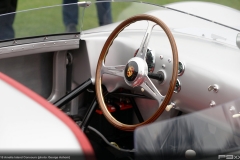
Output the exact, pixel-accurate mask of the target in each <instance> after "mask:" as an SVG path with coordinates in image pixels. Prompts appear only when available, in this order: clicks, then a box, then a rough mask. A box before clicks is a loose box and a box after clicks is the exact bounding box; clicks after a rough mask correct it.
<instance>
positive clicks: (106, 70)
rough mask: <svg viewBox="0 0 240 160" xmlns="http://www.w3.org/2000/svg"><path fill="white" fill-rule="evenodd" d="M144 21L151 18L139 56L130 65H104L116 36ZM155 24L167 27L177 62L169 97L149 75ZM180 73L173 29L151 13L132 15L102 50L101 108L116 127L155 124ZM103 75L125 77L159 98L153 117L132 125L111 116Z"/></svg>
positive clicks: (99, 68)
mask: <svg viewBox="0 0 240 160" xmlns="http://www.w3.org/2000/svg"><path fill="white" fill-rule="evenodd" d="M142 20H146V21H148V27H147V30H146V32H145V35H144V38H143V40H142V42H141V45H140V48H139V50H138V52H137V55H136V57H133V58H131V59H130V60H129V61H128V63H127V64H126V66H125V65H117V66H105V65H104V64H105V63H104V62H105V58H106V56H107V53H108V50H109V47H110V46H111V45H112V43H113V41H114V39H115V38H116V37H117V36H118V35H119V33H120V32H121V31H122V30H124V29H125V28H126V27H127V26H129V25H130V24H131V23H134V22H136V21H142ZM155 25H158V26H160V27H161V28H162V29H163V31H164V32H165V33H166V35H167V37H168V40H169V42H170V45H171V49H172V56H173V61H172V63H171V64H172V65H173V70H172V77H171V81H170V84H169V88H168V92H167V93H166V95H165V96H163V95H161V94H160V92H159V91H158V89H157V88H156V86H155V85H154V83H153V82H152V81H151V80H150V78H149V77H148V76H147V75H148V66H147V63H146V55H147V47H148V45H149V40H150V37H151V34H152V31H153V28H154V26H155ZM125 68H126V70H125ZM177 73H178V52H177V46H176V43H175V40H174V37H173V35H172V33H171V31H170V29H169V28H168V27H167V26H166V24H164V23H163V22H162V21H161V20H160V19H158V18H157V17H154V16H151V15H147V14H142V15H138V16H134V17H131V18H129V19H127V20H125V21H123V22H122V23H120V24H119V25H118V26H117V27H116V28H115V29H114V30H113V32H112V33H111V34H110V35H109V37H108V39H107V41H106V42H105V44H104V46H103V49H102V51H101V54H100V55H99V59H98V64H97V69H96V76H95V79H96V81H95V88H96V97H97V99H98V104H99V107H100V108H101V110H102V112H103V114H104V116H105V117H106V119H107V120H108V121H109V122H110V123H111V124H112V125H113V126H115V127H117V128H118V129H121V130H125V131H133V130H134V129H135V128H137V127H139V126H141V125H145V124H148V123H152V122H154V121H155V120H156V119H157V118H158V117H159V116H160V115H161V114H162V113H163V111H164V109H165V108H166V107H167V105H168V103H169V101H170V99H171V97H172V94H173V91H174V87H175V85H176V80H177ZM103 74H110V75H115V76H119V77H123V79H124V81H125V82H126V85H128V86H130V87H131V88H132V89H133V90H134V89H135V88H134V87H136V88H138V87H141V88H142V91H144V92H145V93H146V94H148V95H149V96H151V97H152V98H153V99H155V100H156V101H157V102H158V103H159V108H158V109H157V111H156V112H155V113H154V114H153V115H152V116H151V117H149V118H148V119H146V120H144V122H141V123H138V124H132V125H129V124H124V123H122V122H119V121H118V120H117V119H115V118H114V117H113V116H112V115H111V113H110V112H109V111H108V109H107V106H106V104H105V101H104V96H103V94H102V75H103Z"/></svg>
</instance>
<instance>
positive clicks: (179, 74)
mask: <svg viewBox="0 0 240 160" xmlns="http://www.w3.org/2000/svg"><path fill="white" fill-rule="evenodd" d="M180 65H181V66H182V71H181V72H179V73H178V76H182V75H183V73H184V71H185V65H184V63H183V62H181V61H179V62H178V67H180ZM178 70H179V68H178Z"/></svg>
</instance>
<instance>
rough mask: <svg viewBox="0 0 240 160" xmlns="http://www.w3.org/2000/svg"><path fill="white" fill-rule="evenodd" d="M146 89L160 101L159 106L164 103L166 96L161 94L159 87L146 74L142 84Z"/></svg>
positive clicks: (145, 90)
mask: <svg viewBox="0 0 240 160" xmlns="http://www.w3.org/2000/svg"><path fill="white" fill-rule="evenodd" d="M140 87H141V88H143V89H144V92H147V93H148V94H150V95H151V97H152V98H154V99H155V100H157V101H158V104H159V106H160V105H161V104H162V101H163V100H164V98H165V96H163V95H161V93H160V92H159V91H158V89H157V88H156V87H155V85H154V84H153V82H152V81H151V79H150V78H149V77H148V76H146V75H145V78H144V82H143V83H142V84H141V85H140Z"/></svg>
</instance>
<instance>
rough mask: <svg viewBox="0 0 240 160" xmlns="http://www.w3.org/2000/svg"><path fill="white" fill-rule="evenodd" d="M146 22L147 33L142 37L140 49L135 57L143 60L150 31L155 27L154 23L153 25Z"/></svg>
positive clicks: (150, 22)
mask: <svg viewBox="0 0 240 160" xmlns="http://www.w3.org/2000/svg"><path fill="white" fill-rule="evenodd" d="M147 22H148V27H147V31H146V33H145V35H144V37H143V40H142V43H141V45H140V48H139V50H138V52H137V55H136V57H140V58H142V59H143V60H145V59H146V54H147V48H148V43H149V40H150V37H151V34H152V30H153V28H154V26H155V25H156V23H154V22H152V21H147Z"/></svg>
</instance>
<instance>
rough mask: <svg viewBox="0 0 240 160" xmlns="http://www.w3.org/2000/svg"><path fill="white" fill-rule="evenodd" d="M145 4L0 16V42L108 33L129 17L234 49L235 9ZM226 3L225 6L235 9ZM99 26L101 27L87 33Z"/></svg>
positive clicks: (117, 2) (120, 1)
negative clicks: (153, 21)
mask: <svg viewBox="0 0 240 160" xmlns="http://www.w3.org/2000/svg"><path fill="white" fill-rule="evenodd" d="M146 2H147V3H145V2H137V1H130V0H114V1H113V0H112V1H101V0H97V1H93V0H91V1H79V2H78V1H76V3H68V4H62V2H60V1H59V2H58V3H60V4H59V5H55V6H49V7H40V8H35V9H28V10H25V11H18V12H16V13H4V14H0V29H1V30H0V41H6V40H10V39H19V38H25V37H36V36H42V35H53V34H67V33H73V32H82V31H87V32H85V33H89V32H101V31H111V30H113V29H114V27H115V26H117V24H118V23H120V22H121V21H123V20H125V19H127V18H129V17H131V16H134V15H138V14H149V15H153V16H156V17H157V18H159V19H161V20H162V21H163V22H164V23H166V25H167V26H168V27H169V28H170V29H171V30H172V31H175V32H179V33H184V34H190V35H193V36H199V37H203V38H208V39H214V40H217V41H220V42H223V43H228V44H231V45H234V46H236V37H237V34H238V33H239V32H240V21H239V20H238V17H239V15H240V12H239V10H237V9H232V8H229V7H226V6H223V5H219V4H214V3H209V2H199V1H196V2H178V3H171V2H172V1H168V2H166V3H169V2H170V4H164V2H155V3H159V4H160V3H161V5H163V6H159V5H153V4H150V3H153V2H152V1H151V0H150V1H146ZM149 2H150V3H149ZM19 3H20V2H19ZM229 3H230V2H229ZM229 3H227V4H226V5H229V6H231V7H234V6H236V5H234V4H231V5H230V4H229ZM99 26H103V27H100V28H98V29H97V30H89V29H93V28H96V27H99ZM110 26H111V27H110ZM128 29H134V30H136V29H142V26H141V24H139V23H136V25H132V27H129V28H128Z"/></svg>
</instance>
